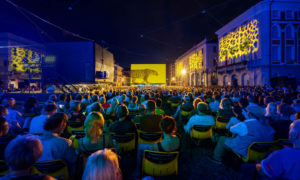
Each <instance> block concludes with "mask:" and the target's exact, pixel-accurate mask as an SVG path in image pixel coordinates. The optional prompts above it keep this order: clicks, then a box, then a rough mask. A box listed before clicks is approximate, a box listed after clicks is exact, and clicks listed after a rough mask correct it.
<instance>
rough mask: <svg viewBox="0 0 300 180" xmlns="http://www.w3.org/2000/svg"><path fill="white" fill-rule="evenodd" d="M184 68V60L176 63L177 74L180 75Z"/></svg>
mask: <svg viewBox="0 0 300 180" xmlns="http://www.w3.org/2000/svg"><path fill="white" fill-rule="evenodd" d="M182 69H183V62H179V63H177V65H176V75H177V76H180V75H181V70H182Z"/></svg>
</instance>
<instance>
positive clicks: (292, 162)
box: [256, 121, 300, 180]
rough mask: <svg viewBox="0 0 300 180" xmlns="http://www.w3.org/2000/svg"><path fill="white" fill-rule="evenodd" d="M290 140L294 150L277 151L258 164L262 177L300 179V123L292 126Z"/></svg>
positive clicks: (296, 122)
mask: <svg viewBox="0 0 300 180" xmlns="http://www.w3.org/2000/svg"><path fill="white" fill-rule="evenodd" d="M289 140H290V142H292V143H293V148H290V147H286V148H284V149H282V150H278V151H275V152H273V153H271V154H270V155H269V156H268V157H267V158H266V159H264V160H262V161H261V163H259V164H256V170H257V171H258V172H259V173H260V174H261V175H262V176H266V177H268V178H271V179H290V180H298V179H300V173H299V172H300V161H299V159H300V121H295V122H294V123H292V124H291V126H290V132H289Z"/></svg>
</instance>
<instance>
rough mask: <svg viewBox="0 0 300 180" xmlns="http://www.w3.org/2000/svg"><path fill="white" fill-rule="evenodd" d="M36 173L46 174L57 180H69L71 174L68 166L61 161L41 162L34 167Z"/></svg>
mask: <svg viewBox="0 0 300 180" xmlns="http://www.w3.org/2000/svg"><path fill="white" fill-rule="evenodd" d="M33 166H34V170H33V171H34V173H37V174H46V175H49V176H52V177H55V178H57V179H62V180H68V179H69V172H68V166H67V164H66V163H65V162H64V161H63V160H61V159H57V160H53V161H41V162H37V163H35V164H34V165H33Z"/></svg>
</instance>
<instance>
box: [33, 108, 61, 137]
mask: <svg viewBox="0 0 300 180" xmlns="http://www.w3.org/2000/svg"><path fill="white" fill-rule="evenodd" d="M56 110H57V107H56V105H55V104H54V103H45V105H44V108H43V112H42V114H41V115H40V116H37V117H34V118H33V119H32V120H31V123H30V127H29V133H34V134H35V133H36V134H39V133H44V124H45V122H46V119H47V118H49V117H50V116H51V115H52V114H54V113H56Z"/></svg>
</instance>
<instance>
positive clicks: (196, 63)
mask: <svg viewBox="0 0 300 180" xmlns="http://www.w3.org/2000/svg"><path fill="white" fill-rule="evenodd" d="M202 61H203V56H202V52H201V51H198V52H196V53H194V54H192V55H191V56H190V57H189V65H190V71H194V70H198V69H201V68H202Z"/></svg>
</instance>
